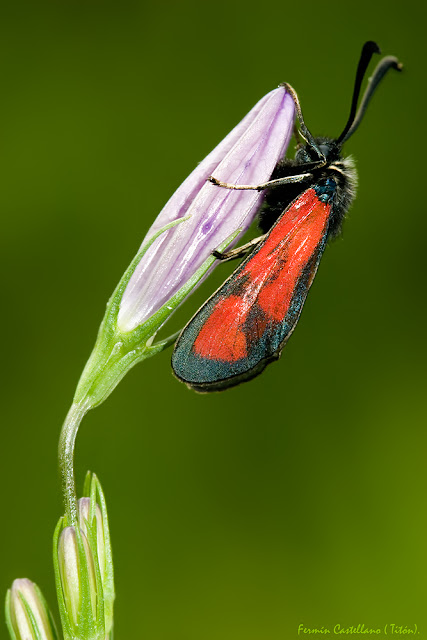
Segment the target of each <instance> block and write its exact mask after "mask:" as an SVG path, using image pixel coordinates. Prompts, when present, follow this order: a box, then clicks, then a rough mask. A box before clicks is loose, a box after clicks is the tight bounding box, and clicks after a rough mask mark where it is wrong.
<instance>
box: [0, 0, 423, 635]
mask: <svg viewBox="0 0 427 640" xmlns="http://www.w3.org/2000/svg"><path fill="white" fill-rule="evenodd" d="M421 11H422V5H421V4H419V3H418V2H413V1H412V0H409V1H407V2H405V3H403V4H402V3H398V2H397V1H396V0H392V1H390V2H387V3H384V2H379V3H373V2H367V1H366V0H363V1H362V2H359V3H357V4H351V3H344V2H336V1H334V0H332V1H331V2H328V3H320V2H304V3H286V2H278V1H277V0H272V2H270V3H255V2H251V1H249V2H246V3H243V2H230V3H229V2H223V1H222V0H220V1H219V2H215V3H212V4H209V3H197V2H181V3H178V2H176V3H175V2H162V3H157V2H156V3H155V2H151V3H143V2H126V1H122V2H120V3H118V2H117V3H113V2H96V1H94V0H85V1H84V2H83V1H80V2H78V1H77V2H76V1H74V2H69V1H63V2H47V1H46V0H45V1H40V2H33V3H31V4H22V3H20V2H15V3H13V4H12V3H4V4H3V6H2V9H1V16H0V17H1V21H0V86H1V99H0V164H1V166H0V174H1V184H2V187H1V190H0V210H1V212H2V233H1V244H2V246H1V252H0V259H1V275H2V285H1V286H2V298H3V312H2V314H1V321H2V335H3V340H2V344H3V347H2V361H3V367H2V374H3V378H2V384H1V390H2V401H1V413H2V423H3V427H2V463H1V466H0V486H1V502H2V522H3V526H2V528H1V534H0V535H1V545H0V567H1V570H0V593H4V592H5V590H6V588H7V587H8V586H9V585H10V583H11V581H12V580H13V579H14V578H16V577H24V576H25V577H29V578H31V579H32V580H34V581H36V582H37V583H38V584H39V585H40V587H41V588H42V590H43V591H44V593H45V595H46V596H47V598H48V599H49V601H50V602H51V603H53V604H52V607H53V606H54V602H55V595H54V585H53V570H52V566H51V537H52V533H53V529H54V526H55V524H56V521H57V518H58V517H59V515H60V514H61V512H62V506H61V497H60V492H59V481H58V474H57V462H56V447H57V440H58V435H59V430H60V426H61V424H62V421H63V418H64V416H65V414H66V412H67V410H68V406H69V404H70V402H71V399H72V395H73V393H74V389H75V385H76V383H77V380H78V377H79V375H80V373H81V370H82V367H83V365H84V364H85V362H86V359H87V357H88V356H89V353H90V350H91V348H92V345H93V342H94V339H95V335H96V332H97V328H98V325H99V322H100V320H101V317H102V315H103V310H104V308H105V303H106V301H107V299H108V297H109V295H110V294H111V292H112V290H113V288H114V286H115V284H116V283H117V281H118V279H119V277H120V275H121V273H122V272H123V271H124V269H125V267H126V266H127V264H128V263H129V262H130V260H131V258H132V256H133V255H134V253H135V251H136V250H137V248H138V246H139V244H140V242H141V240H142V238H143V236H144V234H145V232H146V230H147V229H148V227H149V225H150V224H151V222H152V220H153V219H154V217H155V216H156V214H157V213H158V211H159V210H160V209H161V208H162V206H163V205H164V203H165V202H166V200H167V199H168V198H169V196H170V195H171V194H172V193H173V191H174V189H175V188H176V187H177V186H178V185H179V184H180V182H181V181H182V180H183V179H184V178H185V177H186V176H187V174H188V173H189V172H190V171H191V170H192V169H193V168H194V166H195V165H196V163H197V162H198V161H200V160H201V159H202V158H203V157H204V156H205V155H206V154H207V153H208V152H209V151H210V150H211V149H212V148H213V147H214V146H215V145H216V144H217V143H218V142H219V141H220V140H221V139H222V138H223V137H224V135H225V134H226V133H227V132H228V131H229V130H230V129H231V128H232V127H233V126H234V125H235V124H236V123H237V122H238V121H239V120H240V118H241V117H243V115H244V114H245V113H246V112H247V111H248V110H249V109H250V108H251V107H252V106H253V104H254V103H255V102H256V101H257V100H258V99H259V98H260V97H261V96H262V95H263V94H265V93H266V92H267V91H269V90H270V89H272V88H274V87H275V86H277V84H278V83H279V82H281V81H284V80H286V81H288V82H290V83H291V84H292V85H293V86H294V87H295V88H296V89H297V91H298V93H299V96H300V99H301V103H302V106H303V110H304V114H305V119H306V122H307V124H308V126H309V128H310V129H311V130H312V131H313V132H314V133H315V134H328V135H332V136H334V135H337V134H338V133H339V132H340V131H341V129H342V127H343V125H344V122H345V120H346V118H347V114H348V108H349V102H350V97H351V91H352V86H353V79H354V71H355V66H356V63H357V59H358V55H359V51H360V48H361V45H362V43H363V42H364V41H365V40H366V39H376V40H377V41H378V42H379V43H380V45H381V47H382V49H383V52H384V53H387V54H389V53H390V54H395V55H397V56H398V57H399V58H400V59H401V60H402V61H403V62H404V63H405V73H404V74H402V75H400V76H399V75H398V74H394V73H390V75H389V76H388V77H387V79H386V81H385V82H384V84H383V86H381V88H380V90H379V92H378V94H377V95H376V96H375V99H374V101H373V103H372V105H371V107H370V109H369V112H368V114H367V117H366V119H365V121H364V122H363V125H362V126H361V127H360V130H359V131H358V133H357V135H355V136H354V138H352V139H351V141H350V142H349V143H348V145H347V148H346V151H347V152H350V153H352V154H354V156H355V157H356V159H357V162H358V169H359V174H360V189H359V194H358V198H357V201H356V203H355V205H354V206H353V208H352V210H351V213H350V215H349V219H348V220H347V223H346V225H345V229H344V234H343V236H342V237H341V238H340V239H338V240H337V241H336V242H335V243H334V244H333V245H331V246H330V247H329V248H328V250H327V251H326V254H325V257H324V259H323V262H322V265H321V267H320V270H319V273H318V277H317V278H316V282H315V285H314V286H313V289H312V291H311V294H310V296H309V299H308V301H307V304H306V307H305V310H304V312H303V315H302V317H301V320H300V323H299V326H298V329H297V331H296V332H295V335H294V336H293V338H292V340H291V341H290V342H289V345H288V346H287V347H286V350H285V352H284V354H283V357H282V359H281V360H280V362H279V363H277V364H275V365H272V366H271V367H269V368H268V369H267V370H266V371H265V373H264V374H263V375H262V376H260V377H259V378H257V379H256V380H254V381H252V382H251V383H248V384H246V385H243V386H241V387H239V388H235V389H233V390H230V391H227V392H225V393H222V394H213V395H210V396H200V395H196V394H194V393H192V392H190V391H189V390H188V389H187V388H186V387H185V386H184V385H182V384H180V383H179V382H178V381H176V380H175V379H174V378H173V377H172V374H171V370H170V365H169V360H170V352H165V353H163V354H161V355H160V356H158V357H156V358H153V359H152V360H148V361H146V362H145V363H144V364H142V365H139V366H138V367H136V368H135V369H134V370H133V371H132V372H131V373H130V375H128V376H127V378H126V379H125V380H124V381H123V382H122V383H121V384H120V386H119V387H118V388H117V390H116V391H115V392H114V394H113V395H112V396H111V397H110V398H109V399H108V401H107V402H106V403H105V404H104V405H103V406H101V407H100V408H99V409H96V410H95V411H94V412H92V414H90V415H88V416H87V418H86V419H85V420H84V422H83V425H82V429H81V432H80V434H79V437H78V440H77V459H76V474H77V480H78V483H79V486H80V487H82V483H83V478H84V474H85V471H86V469H88V468H90V469H92V470H94V471H96V472H97V474H98V475H99V476H100V478H101V480H102V483H103V487H104V490H105V492H106V495H107V500H108V505H109V512H110V519H111V532H112V537H113V545H114V552H115V567H116V578H117V585H116V586H117V601H116V637H117V639H118V640H120V639H122V638H141V639H143V638H149V639H150V640H160V639H162V640H167V639H172V638H173V639H177V640H199V639H203V640H211V639H212V640H214V639H215V640H219V639H221V640H236V639H238V640H240V639H245V640H276V639H284V640H288V639H290V640H292V639H293V638H296V637H297V629H298V625H299V624H300V623H303V624H304V625H305V626H306V627H318V628H320V627H322V626H325V627H332V626H333V625H335V624H338V623H339V624H341V625H343V626H346V627H347V626H350V625H357V624H358V623H364V624H365V625H367V626H371V627H375V628H377V627H383V626H384V625H385V624H386V623H396V624H401V625H408V626H411V627H412V628H413V625H414V623H416V624H417V625H418V629H419V630H420V632H421V633H420V636H419V637H421V638H427V613H426V596H427V584H426V575H427V538H426V534H427V516H426V495H427V494H426V490H427V482H426V479H427V478H426V455H427V436H426V419H425V404H426V391H425V382H426V379H425V378H426V375H425V374H426V364H425V360H426V347H425V345H426V340H425V330H426V304H427V303H426V296H425V290H426V287H425V276H426V268H425V255H426V251H425V243H426V233H427V223H426V211H425V195H424V190H425V186H424V180H425V179H424V155H425V154H424V141H425V126H424V122H425V104H426V88H425V87H426V85H425V64H424V59H425V44H424V41H425V19H424V17H423V16H422V13H421ZM227 268H228V267H225V266H224V268H223V270H222V271H221V269H217V271H216V272H215V274H214V275H213V277H212V278H211V280H210V281H208V282H207V283H205V285H204V287H203V288H202V289H201V290H199V291H198V292H197V293H196V294H195V295H194V296H193V298H192V299H191V300H189V301H188V303H187V304H186V306H185V308H184V309H182V310H181V311H180V314H179V315H177V317H176V318H174V319H173V323H171V324H172V325H173V327H176V328H178V326H179V325H180V323H182V322H184V321H185V319H187V318H188V317H189V316H190V314H192V313H193V311H194V310H195V309H196V308H197V306H198V305H199V304H200V303H201V302H202V301H203V299H204V297H206V296H207V295H208V293H209V292H210V291H212V290H213V288H214V287H215V286H217V285H218V284H219V282H220V281H221V279H223V278H224V276H225V273H226V270H227ZM173 327H172V326H171V328H173ZM0 637H1V638H6V630H5V627H4V624H3V623H2V624H1V625H0ZM381 637H382V636H381Z"/></svg>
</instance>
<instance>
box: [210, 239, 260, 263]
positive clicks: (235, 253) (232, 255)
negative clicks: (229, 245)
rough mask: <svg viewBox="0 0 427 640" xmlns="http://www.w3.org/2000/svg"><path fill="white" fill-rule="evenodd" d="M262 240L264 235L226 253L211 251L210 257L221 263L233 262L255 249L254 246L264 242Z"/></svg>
mask: <svg viewBox="0 0 427 640" xmlns="http://www.w3.org/2000/svg"><path fill="white" fill-rule="evenodd" d="M264 238H265V235H263V236H259V237H258V238H254V239H253V240H251V241H250V242H247V243H246V244H242V246H241V247H236V248H235V249H231V251H227V252H226V253H221V251H212V255H213V256H215V258H218V260H221V261H222V262H226V261H227V260H235V259H236V258H241V257H242V256H244V255H246V254H247V253H249V251H251V249H253V248H254V247H256V245H257V244H259V243H260V242H261V241H262V240H264Z"/></svg>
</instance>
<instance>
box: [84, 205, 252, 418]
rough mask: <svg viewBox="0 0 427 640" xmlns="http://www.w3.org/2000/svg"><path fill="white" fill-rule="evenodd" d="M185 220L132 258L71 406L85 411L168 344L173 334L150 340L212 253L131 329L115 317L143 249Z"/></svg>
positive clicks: (198, 277) (228, 240) (202, 273)
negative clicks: (121, 327) (123, 327)
mask: <svg viewBox="0 0 427 640" xmlns="http://www.w3.org/2000/svg"><path fill="white" fill-rule="evenodd" d="M187 219H188V217H187V218H180V219H179V220H176V221H174V222H172V223H170V224H168V225H166V226H165V227H163V228H162V229H160V230H159V231H158V232H157V233H156V234H155V235H154V236H153V237H152V238H151V239H150V240H149V242H148V243H147V244H146V245H144V247H143V248H142V250H141V251H140V252H139V253H138V254H137V256H136V257H135V258H134V259H133V260H132V262H131V264H130V266H129V268H128V269H127V270H126V272H125V274H124V275H123V277H122V279H121V280H120V282H119V284H118V285H117V287H116V290H115V291H114V293H113V295H112V297H111V298H110V300H109V302H108V304H107V310H106V313H105V316H104V319H103V321H102V323H101V327H100V329H99V333H98V338H97V340H96V343H95V347H94V349H93V351H92V354H91V356H90V358H89V360H88V362H87V364H86V367H85V369H84V371H83V374H82V376H81V378H80V381H79V383H78V386H77V390H76V394H75V396H74V400H73V403H74V404H75V405H80V406H83V405H85V408H86V411H87V410H88V409H91V408H93V407H96V406H97V405H99V404H101V402H103V401H104V400H105V399H106V398H107V397H108V396H109V395H110V393H111V392H112V391H113V389H114V388H115V387H116V386H117V384H118V383H119V382H120V380H121V379H122V378H123V377H124V376H125V375H126V373H127V372H128V371H129V370H130V369H131V368H132V367H134V366H135V365H136V364H137V363H138V362H141V361H142V360H144V359H145V358H148V357H150V356H152V355H155V354H157V353H159V352H160V351H162V350H163V349H166V348H167V347H168V346H169V345H170V344H172V342H173V340H174V338H175V336H170V337H169V338H166V339H165V340H162V341H160V342H159V343H155V344H153V340H154V337H155V335H156V333H157V332H158V330H159V329H160V327H161V326H162V325H163V324H164V323H165V322H166V320H167V319H168V318H169V317H170V315H171V314H172V313H173V311H175V309H176V308H177V307H178V305H179V304H181V302H182V301H183V300H184V298H186V297H187V296H188V294H189V293H190V292H191V290H192V289H194V287H195V286H196V285H197V284H198V283H199V282H200V280H201V279H202V278H203V277H204V276H205V275H206V273H207V272H208V270H209V269H210V267H211V266H212V264H213V263H214V262H215V260H216V258H215V257H214V256H212V255H211V256H209V258H207V259H206V260H205V262H204V263H203V264H202V265H201V266H200V267H199V269H197V271H196V272H195V273H194V274H193V275H192V277H191V278H189V280H188V281H187V282H186V283H185V285H184V286H183V287H181V289H180V290H179V291H177V293H175V294H174V295H173V296H172V297H171V298H170V299H169V300H168V301H167V302H166V303H165V304H164V305H162V306H161V307H160V309H158V311H156V313H154V314H153V315H152V316H150V318H149V319H148V320H147V321H146V322H144V323H143V324H141V325H139V326H138V327H136V328H135V329H133V330H132V331H129V332H127V333H122V332H121V331H120V330H119V328H118V326H117V316H118V312H119V308H120V302H121V299H122V297H123V294H124V291H125V289H126V286H127V284H128V282H129V280H130V278H131V277H132V274H133V273H134V271H135V269H136V267H137V265H138V264H139V262H140V260H141V258H142V257H143V255H144V254H145V252H146V251H147V249H148V248H149V247H150V246H151V244H152V243H153V242H154V241H155V240H156V239H157V238H158V237H159V236H160V235H161V234H162V233H164V232H165V231H167V230H168V229H170V228H171V227H173V226H175V225H176V224H180V223H181V222H183V221H185V220H187ZM241 231H242V230H241V229H237V230H236V231H235V232H234V233H232V234H231V235H230V236H229V237H228V238H226V240H225V241H224V242H223V243H222V244H221V245H220V246H219V247H218V251H224V250H225V249H226V248H227V247H228V245H229V244H230V243H231V242H232V241H233V240H234V239H235V238H236V237H237V236H238V235H239V233H241Z"/></svg>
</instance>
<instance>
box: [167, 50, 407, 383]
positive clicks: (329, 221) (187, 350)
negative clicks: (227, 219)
mask: <svg viewBox="0 0 427 640" xmlns="http://www.w3.org/2000/svg"><path fill="white" fill-rule="evenodd" d="M374 53H380V50H379V48H378V45H377V44H376V43H375V42H367V43H366V44H365V45H364V47H363V49H362V54H361V56H360V60H359V65H358V68H357V73H356V81H355V86H354V91H353V99H352V104H351V110H350V116H349V118H348V121H347V124H346V126H345V128H344V130H343V132H342V133H341V135H340V136H339V137H338V138H337V139H330V138H320V137H317V138H314V137H313V136H312V134H311V133H310V132H309V130H308V129H307V127H306V125H305V123H304V119H303V116H302V112H301V107H300V104H299V100H298V97H297V94H296V92H295V91H294V89H293V88H292V87H291V86H289V85H288V84H285V85H284V86H285V87H286V89H287V90H288V91H289V92H290V94H291V96H292V98H293V100H294V103H295V108H296V113H297V118H298V122H299V132H298V133H297V134H296V135H299V136H300V137H301V138H302V139H303V140H304V141H305V143H304V144H302V145H299V147H298V150H297V153H296V155H295V158H294V159H293V160H288V159H284V160H282V161H281V162H279V164H278V165H277V166H276V168H275V170H274V173H273V175H272V176H271V180H270V181H269V182H267V183H265V184H262V185H231V184H227V183H222V182H219V181H218V180H216V179H215V178H213V177H212V178H211V181H212V182H213V183H214V184H216V185H218V187H220V188H227V189H257V190H259V191H261V190H266V198H265V202H264V205H263V207H262V210H261V212H260V221H259V226H260V228H261V230H262V231H263V233H264V235H263V236H261V237H260V238H257V239H255V240H253V241H252V242H250V243H248V244H247V245H245V246H243V247H240V248H237V249H234V250H233V251H230V252H229V253H225V254H220V253H217V252H214V255H215V256H216V257H217V258H218V259H220V260H229V259H231V258H235V257H240V256H242V255H245V253H248V252H249V255H248V256H247V257H246V258H245V259H244V260H243V262H242V263H241V264H240V265H239V267H238V268H237V269H236V270H235V271H234V273H233V274H232V275H231V276H230V277H229V278H228V279H227V280H226V281H225V283H224V284H223V285H222V286H221V287H220V288H219V289H218V290H217V291H216V292H215V293H214V294H213V295H212V296H211V297H210V298H209V300H208V301H207V302H206V303H205V304H204V305H203V306H202V307H201V308H200V309H199V311H198V312H197V313H196V314H195V316H194V317H193V318H192V319H191V320H190V322H189V323H188V324H187V325H186V326H185V327H184V329H183V331H182V333H181V335H180V336H179V338H178V340H177V342H176V345H175V348H174V352H173V355H172V367H173V371H174V373H175V375H176V376H177V377H178V378H179V379H180V380H182V381H183V382H185V383H186V384H187V385H188V386H189V387H190V388H192V389H195V390H196V391H200V392H209V391H217V390H221V389H225V388H228V387H231V386H234V385H236V384H239V383H241V382H243V381H245V380H249V379H251V378H253V377H255V376H257V375H258V374H259V373H261V371H262V370H263V369H264V368H265V367H266V365H267V364H268V363H270V362H272V361H273V360H277V359H278V358H279V357H280V354H281V351H282V349H283V347H284V345H285V344H286V342H287V340H288V339H289V337H290V335H291V334H292V332H293V330H294V329H295V326H296V324H297V322H298V318H299V316H300V314H301V311H302V308H303V305H304V302H305V299H306V297H307V294H308V291H309V289H310V286H311V284H312V282H313V279H314V276H315V275H316V271H317V268H318V266H319V262H320V259H321V257H322V255H323V251H324V249H325V246H326V244H327V242H328V240H329V239H330V238H333V237H334V236H336V235H337V234H338V233H339V232H340V230H341V225H342V222H343V219H344V216H345V214H346V212H347V210H348V208H349V207H350V205H351V203H352V201H353V199H354V196H355V187H356V182H357V174H356V171H355V167H354V163H353V161H352V159H351V158H349V157H347V158H343V157H342V156H341V149H342V146H343V144H344V142H346V141H347V140H348V138H349V137H350V136H351V135H352V134H353V133H354V132H355V131H356V129H357V127H358V126H359V124H360V122H361V120H362V118H363V115H364V113H365V111H366V108H367V106H368V104H369V101H370V99H371V97H372V95H373V93H374V91H375V89H376V87H377V86H378V84H379V82H380V81H381V79H382V78H383V76H384V75H385V74H386V73H387V71H388V70H389V69H391V68H394V69H397V70H400V69H401V68H402V65H401V64H400V63H399V61H398V60H397V59H396V58H395V57H392V56H387V57H385V58H383V59H382V60H381V61H380V63H379V64H378V66H377V67H376V69H375V71H374V73H373V75H372V77H371V78H370V80H369V83H368V86H367V88H366V90H365V93H364V95H363V97H362V99H361V102H360V105H359V108H357V105H358V102H359V94H360V89H361V85H362V80H363V77H364V75H365V73H366V70H367V67H368V65H369V62H370V60H371V58H372V55H373V54H374Z"/></svg>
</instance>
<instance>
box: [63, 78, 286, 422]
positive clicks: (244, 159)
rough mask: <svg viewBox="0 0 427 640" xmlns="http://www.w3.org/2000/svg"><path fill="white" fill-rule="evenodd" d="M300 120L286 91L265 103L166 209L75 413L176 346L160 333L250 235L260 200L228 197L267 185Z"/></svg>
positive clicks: (117, 306)
mask: <svg viewBox="0 0 427 640" xmlns="http://www.w3.org/2000/svg"><path fill="white" fill-rule="evenodd" d="M294 116H295V107H294V102H293V99H292V97H291V95H290V94H289V93H288V92H287V90H286V88H285V87H284V86H281V87H279V88H277V89H274V90H273V91H271V92H270V93H268V94H267V95H266V96H264V98H262V99H261V100H260V101H259V102H258V103H257V104H256V105H255V106H254V107H253V109H252V110H251V111H250V112H249V113H248V114H247V115H246V116H245V118H243V120H242V121H241V122H240V124H238V125H237V126H236V127H235V128H234V129H233V130H232V131H231V133H229V134H228V136H226V138H225V139H224V140H223V141H222V142H221V143H220V144H219V145H218V146H217V147H216V148H215V149H214V150H213V151H212V152H211V153H210V154H209V155H208V156H207V157H206V158H205V159H204V160H203V161H202V162H200V164H199V165H198V166H197V167H196V169H195V170H194V171H193V172H192V173H191V174H190V176H189V177H188V178H187V179H186V180H185V181H184V182H183V183H182V185H181V186H180V187H179V188H178V189H177V191H176V192H175V193H174V195H173V196H172V197H171V198H170V200H169V201H168V202H167V203H166V205H165V207H164V208H163V210H162V211H161V212H160V214H159V215H158V216H157V218H156V220H155V222H154V223H153V225H152V226H151V228H150V230H149V231H148V234H147V235H146V237H145V239H144V241H143V243H142V245H141V247H140V249H139V252H138V254H137V255H136V256H135V258H134V260H133V261H132V263H131V264H130V266H129V267H128V269H127V270H126V272H125V273H124V275H123V277H122V279H121V281H120V282H119V284H118V286H117V288H116V290H115V292H114V293H113V295H112V297H111V299H110V301H109V303H108V305H107V311H106V314H105V316H104V320H103V322H102V324H101V327H100V330H99V333H98V339H97V342H96V344H95V348H94V350H93V352H92V355H91V357H90V358H89V361H88V363H87V365H86V367H85V370H84V371H83V374H82V377H81V379H80V382H79V385H78V387H77V391H76V394H75V397H74V405H73V408H72V413H71V415H73V412H74V411H77V412H79V411H80V412H81V411H84V412H86V411H87V410H88V409H90V408H93V407H95V406H97V405H98V404H100V403H101V402H103V400H105V398H106V397H107V396H108V395H109V394H110V393H111V392H112V390H113V389H114V387H115V386H116V385H117V384H118V382H119V381H120V380H121V379H122V378H123V376H124V375H125V374H126V373H127V371H129V369H130V368H131V367H133V366H134V365H135V364H136V363H137V362H140V361H142V360H144V359H145V358H147V357H149V356H152V355H155V354H156V353H159V351H162V350H163V349H164V348H166V347H167V346H169V345H170V344H172V342H174V340H175V338H176V336H170V337H169V338H166V339H164V340H161V341H159V342H156V343H154V338H155V336H156V333H157V331H158V330H159V329H160V327H161V326H162V325H163V324H164V323H165V322H166V321H167V319H168V318H169V317H170V315H171V314H172V313H173V312H174V311H175V309H176V308H177V307H178V306H179V305H180V304H181V303H182V302H183V300H184V299H185V298H186V297H187V296H188V295H189V294H190V293H191V292H192V291H193V290H194V289H195V287H197V286H198V284H200V282H201V281H202V280H203V278H204V277H205V276H206V275H207V274H208V272H209V271H210V270H212V269H213V267H214V266H215V263H216V262H218V261H217V260H216V258H215V257H214V256H213V255H212V254H213V252H214V251H215V250H217V251H225V250H226V249H229V248H231V246H232V245H233V243H235V242H237V240H238V239H239V238H240V237H241V236H242V234H243V233H244V232H245V231H246V230H247V229H248V228H249V226H250V224H251V223H252V221H253V219H254V217H255V214H256V213H257V211H258V209H259V206H260V204H261V202H262V198H263V194H261V193H259V192H258V191H257V190H243V191H240V190H229V189H225V188H221V187H218V186H215V185H214V184H212V183H211V182H209V177H210V176H212V175H213V176H214V177H215V178H216V179H217V180H221V181H223V182H228V183H234V184H250V185H258V184H261V183H264V182H266V181H267V180H269V178H270V177H271V174H272V172H273V170H274V167H275V166H276V164H277V162H278V161H279V160H280V159H281V158H282V157H283V156H284V154H285V151H286V148H287V146H288V144H289V140H290V138H291V136H292V129H293V123H294Z"/></svg>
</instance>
